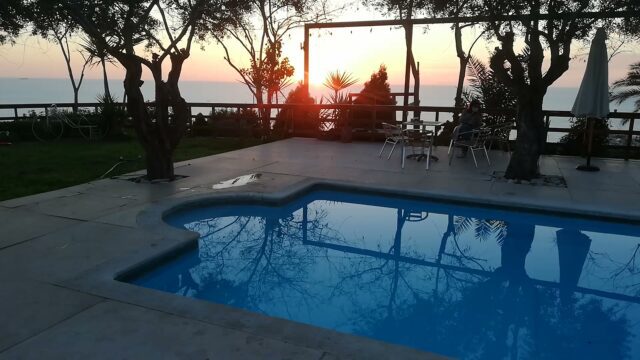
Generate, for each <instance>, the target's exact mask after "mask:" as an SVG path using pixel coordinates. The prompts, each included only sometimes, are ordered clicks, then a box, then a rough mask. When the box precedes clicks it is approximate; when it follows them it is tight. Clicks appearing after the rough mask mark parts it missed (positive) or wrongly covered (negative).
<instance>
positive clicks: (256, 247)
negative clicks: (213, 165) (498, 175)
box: [130, 190, 640, 360]
mask: <svg viewBox="0 0 640 360" xmlns="http://www.w3.org/2000/svg"><path fill="white" fill-rule="evenodd" d="M165 220H166V221H167V222H169V223H170V224H172V225H174V226H177V227H184V228H186V229H189V230H193V231H196V232H198V233H200V235H201V237H200V239H199V241H198V245H197V247H195V248H193V249H191V250H189V251H187V252H185V253H182V254H180V255H179V256H177V257H175V258H172V259H171V260H169V261H167V262H166V263H163V264H160V265H159V266H157V267H155V268H153V269H151V270H148V271H147V272H145V273H142V274H139V275H137V276H136V277H135V278H134V279H132V280H130V282H132V283H134V284H138V285H140V286H144V287H149V288H154V289H159V290H162V291H166V292H170V293H175V294H178V295H182V296H188V297H193V298H198V299H204V300H207V301H212V302H215V303H221V304H227V305H230V306H234V307H238V308H242V309H247V310H249V311H253V312H258V313H261V314H266V315H269V316H274V317H279V318H285V319H290V320H293V321H297V322H302V323H306V324H311V325H315V326H319V327H324V328H328V329H334V330H337V331H340V332H345V333H351V334H357V335H361V336H367V337H370V338H374V339H378V340H382V341H386V342H391V343H395V344H400V345H404V346H409V347H413V348H417V349H422V350H427V351H432V352H436V353H440V354H443V355H448V356H453V357H458V358H462V359H491V360H494V359H640V338H639V337H638V335H640V324H639V321H640V307H639V305H638V304H639V302H640V275H639V274H640V250H639V249H640V227H638V226H633V225H629V224H624V223H611V222H601V221H595V220H587V219H580V218H571V217H564V216H551V215H546V214H534V213H528V212H520V211H515V210H513V211H506V210H496V209H491V208H481V207H471V206H462V205H455V204H445V203H438V202H427V201H421V200H412V199H404V198H395V197H385V196H375V195H368V194H351V193H346V192H337V191H328V190H327V191H325V190H319V191H315V192H312V193H309V194H307V195H304V196H302V197H300V198H298V199H295V200H293V201H291V202H289V203H287V204H285V205H283V206H280V207H272V206H261V205H225V206H212V207H202V208H193V209H189V210H182V211H180V212H178V213H175V214H173V215H170V216H169V217H168V218H167V219H165Z"/></svg>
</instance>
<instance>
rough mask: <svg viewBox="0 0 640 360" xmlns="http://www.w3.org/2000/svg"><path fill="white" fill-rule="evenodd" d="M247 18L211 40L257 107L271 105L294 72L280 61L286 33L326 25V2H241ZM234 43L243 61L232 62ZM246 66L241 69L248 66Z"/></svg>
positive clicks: (264, 114) (265, 124) (286, 61)
mask: <svg viewBox="0 0 640 360" xmlns="http://www.w3.org/2000/svg"><path fill="white" fill-rule="evenodd" d="M240 3H242V4H243V5H242V6H243V7H242V9H243V11H245V12H246V16H243V17H237V18H235V19H233V20H232V21H231V22H230V23H229V26H227V27H225V28H224V30H223V31H220V32H213V33H212V36H213V38H214V39H216V41H217V42H218V43H219V44H220V45H221V46H222V47H223V49H224V51H225V58H224V59H225V61H227V63H228V64H229V66H231V68H233V69H234V70H235V71H236V73H238V75H239V76H240V78H241V80H242V82H243V83H244V84H245V85H247V87H248V88H249V90H250V91H251V93H252V94H253V96H254V98H255V101H256V103H257V104H259V105H260V104H265V103H266V104H271V103H273V100H274V98H275V97H276V96H277V94H278V93H280V92H281V91H282V90H283V89H284V88H285V87H286V86H288V85H289V84H290V81H289V79H290V77H291V76H293V73H294V68H293V66H292V65H291V64H290V62H289V59H288V58H287V57H282V45H283V43H284V41H285V37H286V36H287V35H289V33H290V32H291V31H292V30H293V29H295V28H297V27H299V26H302V25H303V24H305V23H307V22H317V21H325V20H327V19H328V12H327V7H326V2H325V0H269V1H267V0H255V1H246V2H243V1H240ZM232 43H235V44H236V45H239V46H240V48H241V49H242V51H243V53H244V55H245V56H246V58H234V57H232V55H231V51H230V45H231V44H232ZM247 63H248V65H244V64H247ZM262 118H263V128H264V129H263V130H264V131H265V133H266V132H268V130H269V126H270V124H269V123H270V120H269V119H270V111H269V110H268V109H266V110H264V111H262Z"/></svg>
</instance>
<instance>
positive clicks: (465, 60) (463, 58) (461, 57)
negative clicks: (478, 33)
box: [453, 23, 469, 123]
mask: <svg viewBox="0 0 640 360" xmlns="http://www.w3.org/2000/svg"><path fill="white" fill-rule="evenodd" d="M454 36H455V42H456V55H457V56H458V61H459V63H460V68H459V69H458V84H457V86H456V97H455V99H454V102H455V104H454V106H455V107H457V108H458V107H462V106H463V103H462V90H463V88H464V79H465V77H466V76H467V64H469V57H468V56H467V54H465V53H464V50H462V30H461V29H460V24H459V23H455V24H454ZM459 119H460V114H458V113H457V112H455V113H453V121H454V122H455V123H457V122H458V120H459Z"/></svg>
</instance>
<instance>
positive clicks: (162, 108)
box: [121, 52, 191, 180]
mask: <svg viewBox="0 0 640 360" xmlns="http://www.w3.org/2000/svg"><path fill="white" fill-rule="evenodd" d="M188 56H189V55H188V53H185V52H182V53H180V54H172V55H171V56H170V58H171V71H170V72H169V76H168V79H167V81H166V82H165V81H163V80H162V67H161V64H160V63H156V62H154V63H153V64H152V66H151V73H152V74H153V77H154V82H155V92H156V94H155V104H154V106H153V111H150V109H149V108H148V107H147V104H146V103H145V100H144V96H143V95H142V91H141V90H140V86H142V83H143V81H142V80H141V77H142V64H141V63H140V61H138V60H137V59H136V58H135V57H133V58H127V59H126V60H125V61H124V62H123V61H122V60H121V63H123V64H124V65H125V69H126V77H125V81H124V87H125V93H126V96H127V110H128V112H129V114H130V115H131V117H132V118H133V123H134V127H135V129H136V133H137V135H138V140H139V141H140V144H141V145H142V147H143V148H144V150H145V154H146V163H147V178H148V179H149V180H158V179H168V180H173V179H174V178H175V173H174V168H173V152H174V150H175V148H176V147H177V146H178V143H179V141H180V139H181V138H182V136H183V134H184V132H185V131H186V128H187V124H188V122H189V120H190V116H191V113H190V111H189V106H188V104H187V102H186V101H185V100H184V99H183V98H182V96H181V94H180V89H179V87H178V80H179V78H180V73H181V71H182V64H183V63H184V61H185V60H186V59H187V58H188ZM169 108H171V109H172V110H173V114H172V115H170V112H169Z"/></svg>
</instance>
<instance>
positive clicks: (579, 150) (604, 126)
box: [559, 118, 609, 156]
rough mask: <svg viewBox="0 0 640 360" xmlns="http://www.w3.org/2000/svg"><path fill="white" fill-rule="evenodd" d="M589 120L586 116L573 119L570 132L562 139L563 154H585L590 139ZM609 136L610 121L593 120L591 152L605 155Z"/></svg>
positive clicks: (561, 148) (596, 154) (561, 149)
mask: <svg viewBox="0 0 640 360" xmlns="http://www.w3.org/2000/svg"><path fill="white" fill-rule="evenodd" d="M588 136H589V133H588V129H587V121H586V119H584V118H577V119H572V120H571V128H570V129H569V133H568V134H566V135H564V136H563V137H562V138H561V139H560V144H561V147H560V151H559V152H560V153H561V154H563V155H585V154H586V153H587V146H588V145H587V141H588V139H589V138H588ZM608 137H609V121H608V120H604V121H603V120H593V141H592V143H591V144H592V148H591V154H592V155H595V156H603V155H606V154H607V141H608Z"/></svg>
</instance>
